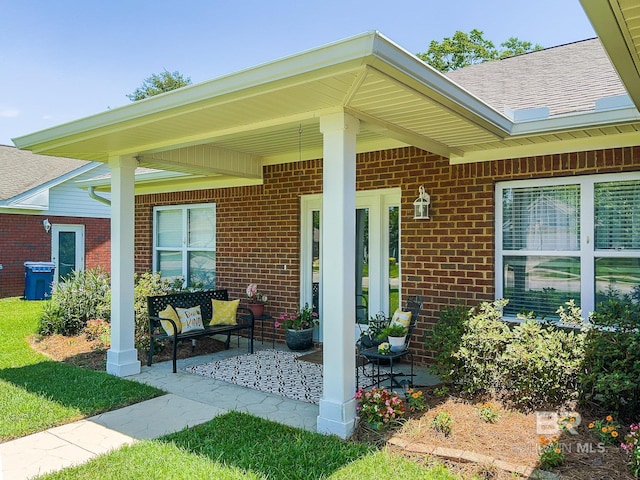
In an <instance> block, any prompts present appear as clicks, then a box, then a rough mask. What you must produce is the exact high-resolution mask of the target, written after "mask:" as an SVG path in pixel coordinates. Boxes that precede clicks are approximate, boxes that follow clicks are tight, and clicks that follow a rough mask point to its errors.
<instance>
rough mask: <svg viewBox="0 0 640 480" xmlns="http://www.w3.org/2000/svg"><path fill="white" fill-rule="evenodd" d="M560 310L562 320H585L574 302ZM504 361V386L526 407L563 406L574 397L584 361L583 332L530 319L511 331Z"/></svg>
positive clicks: (565, 321) (577, 389) (564, 321)
mask: <svg viewBox="0 0 640 480" xmlns="http://www.w3.org/2000/svg"><path fill="white" fill-rule="evenodd" d="M568 306H569V309H568V311H566V310H565V309H564V308H563V307H561V308H560V309H558V313H559V314H560V317H561V318H560V321H561V322H562V323H572V324H576V323H582V319H581V318H580V309H579V308H577V307H575V305H574V304H573V301H570V302H568ZM511 333H512V335H511V339H510V341H509V343H508V345H507V347H506V349H505V351H504V354H503V356H502V360H501V363H502V365H501V369H502V371H503V378H502V382H503V385H502V388H504V389H505V392H507V396H508V397H510V398H509V400H511V402H512V403H513V404H516V405H518V406H521V407H524V408H532V409H533V408H537V407H545V406H551V405H553V406H561V405H562V404H564V403H566V402H567V401H570V400H575V399H576V398H577V397H578V392H579V383H578V380H579V375H580V369H581V368H582V365H583V362H584V337H585V334H584V333H582V332H575V331H573V330H572V329H562V328H559V327H556V326H553V325H550V324H543V323H540V322H538V321H536V320H533V319H527V320H525V321H524V322H523V323H521V324H519V325H517V326H516V327H515V328H513V330H512V332H511Z"/></svg>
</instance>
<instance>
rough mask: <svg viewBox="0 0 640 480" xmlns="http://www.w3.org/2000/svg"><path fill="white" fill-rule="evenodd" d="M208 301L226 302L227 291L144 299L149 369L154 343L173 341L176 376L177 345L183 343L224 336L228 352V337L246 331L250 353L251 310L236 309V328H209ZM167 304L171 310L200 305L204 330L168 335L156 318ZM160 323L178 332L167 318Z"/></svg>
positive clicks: (214, 326) (218, 326)
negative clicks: (165, 323) (213, 336)
mask: <svg viewBox="0 0 640 480" xmlns="http://www.w3.org/2000/svg"><path fill="white" fill-rule="evenodd" d="M211 300H225V301H227V300H229V296H228V293H227V290H203V291H198V292H184V293H174V294H170V295H159V296H153V297H147V306H148V309H149V335H150V337H151V338H150V340H151V343H150V347H149V357H148V359H147V365H148V366H151V363H152V360H153V354H154V344H155V342H156V341H157V340H167V339H169V340H171V341H172V348H173V350H172V358H173V373H176V356H177V353H178V342H180V341H182V340H195V339H197V338H200V337H206V336H209V335H218V334H226V335H227V340H226V341H225V344H224V348H225V349H228V348H229V343H230V340H231V334H232V333H236V332H238V333H239V332H240V331H243V330H246V331H247V337H248V343H249V353H253V327H254V318H253V313H252V312H251V310H249V309H248V308H245V307H242V306H238V310H237V313H236V322H237V323H236V325H208V324H209V321H210V320H211V317H212V306H211ZM168 305H171V306H172V307H173V308H178V307H179V308H192V307H195V306H200V311H201V312H202V323H203V325H204V329H202V330H192V331H190V332H186V333H182V332H180V333H178V334H177V335H175V334H174V335H168V334H167V332H166V331H165V330H164V328H163V327H162V323H161V318H160V317H159V316H158V315H159V313H160V312H162V311H163V310H164V309H165V308H167V306H168ZM162 320H164V321H168V322H170V323H171V324H172V325H173V332H177V325H176V324H175V322H174V321H173V320H171V319H169V318H162Z"/></svg>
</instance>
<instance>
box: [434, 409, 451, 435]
mask: <svg viewBox="0 0 640 480" xmlns="http://www.w3.org/2000/svg"><path fill="white" fill-rule="evenodd" d="M431 426H432V427H433V429H434V430H435V431H436V432H440V433H442V434H444V436H445V437H448V436H449V435H451V427H452V426H453V419H452V418H451V415H449V413H448V412H439V413H438V414H437V415H436V416H435V417H434V418H433V420H431Z"/></svg>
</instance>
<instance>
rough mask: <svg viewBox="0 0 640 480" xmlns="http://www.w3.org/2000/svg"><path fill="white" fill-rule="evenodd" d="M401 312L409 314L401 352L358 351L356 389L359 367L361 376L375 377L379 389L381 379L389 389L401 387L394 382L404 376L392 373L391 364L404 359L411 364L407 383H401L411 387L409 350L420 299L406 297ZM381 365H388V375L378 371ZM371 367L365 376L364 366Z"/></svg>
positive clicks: (420, 303)
mask: <svg viewBox="0 0 640 480" xmlns="http://www.w3.org/2000/svg"><path fill="white" fill-rule="evenodd" d="M402 311H403V312H411V322H410V323H409V327H408V331H407V336H406V338H405V343H404V348H403V349H402V350H397V351H392V352H388V353H379V352H378V347H377V346H375V347H371V348H366V349H363V350H360V351H358V357H359V359H358V361H356V388H358V387H359V373H360V367H362V373H363V375H365V376H367V377H376V385H377V386H378V387H379V386H380V382H381V379H382V378H384V379H385V380H386V378H387V377H389V379H390V386H391V387H394V386H396V387H400V388H401V387H402V383H401V382H399V381H398V380H396V377H399V376H406V374H404V373H397V372H396V373H394V371H393V364H394V363H397V362H399V361H400V360H402V359H403V358H404V357H407V358H408V359H409V361H410V363H411V373H410V374H409V381H408V382H403V383H409V385H411V386H412V385H413V376H414V373H413V352H412V351H411V349H410V348H409V344H410V342H411V337H412V336H413V332H414V330H415V328H416V326H417V325H418V321H419V319H420V313H421V311H422V297H420V296H418V295H411V296H408V297H407V300H406V303H405V305H404V307H403V308H402ZM381 364H388V365H389V373H386V372H385V371H382V372H381V370H380V366H381ZM367 365H371V373H369V374H367V369H366V366H367Z"/></svg>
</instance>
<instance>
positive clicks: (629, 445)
mask: <svg viewBox="0 0 640 480" xmlns="http://www.w3.org/2000/svg"><path fill="white" fill-rule="evenodd" d="M620 448H622V449H623V450H624V451H626V452H627V454H628V455H629V468H631V473H632V474H633V476H634V477H636V478H638V477H640V425H638V424H637V423H632V424H631V425H630V426H629V433H628V434H627V435H625V437H624V442H622V443H621V444H620Z"/></svg>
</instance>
